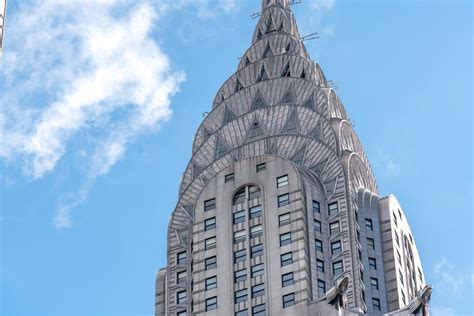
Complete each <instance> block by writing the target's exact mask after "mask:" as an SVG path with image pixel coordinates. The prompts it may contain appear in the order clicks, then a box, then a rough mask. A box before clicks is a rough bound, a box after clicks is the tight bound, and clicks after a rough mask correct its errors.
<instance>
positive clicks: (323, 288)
mask: <svg viewBox="0 0 474 316" xmlns="http://www.w3.org/2000/svg"><path fill="white" fill-rule="evenodd" d="M318 294H320V295H324V294H326V282H324V281H323V280H318Z"/></svg>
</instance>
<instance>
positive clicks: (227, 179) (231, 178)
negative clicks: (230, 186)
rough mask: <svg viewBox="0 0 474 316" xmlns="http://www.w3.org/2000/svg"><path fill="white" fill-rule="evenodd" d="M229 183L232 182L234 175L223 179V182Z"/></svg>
mask: <svg viewBox="0 0 474 316" xmlns="http://www.w3.org/2000/svg"><path fill="white" fill-rule="evenodd" d="M230 181H234V174H233V173H229V174H226V175H225V177H224V182H225V183H227V182H230Z"/></svg>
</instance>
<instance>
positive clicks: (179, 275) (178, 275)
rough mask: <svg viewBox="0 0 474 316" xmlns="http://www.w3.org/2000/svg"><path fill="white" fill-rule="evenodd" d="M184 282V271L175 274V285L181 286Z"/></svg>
mask: <svg viewBox="0 0 474 316" xmlns="http://www.w3.org/2000/svg"><path fill="white" fill-rule="evenodd" d="M184 282H186V271H181V272H178V273H176V283H178V284H181V283H184Z"/></svg>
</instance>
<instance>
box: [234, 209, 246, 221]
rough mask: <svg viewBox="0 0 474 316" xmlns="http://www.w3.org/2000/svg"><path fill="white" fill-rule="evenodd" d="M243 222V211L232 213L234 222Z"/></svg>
mask: <svg viewBox="0 0 474 316" xmlns="http://www.w3.org/2000/svg"><path fill="white" fill-rule="evenodd" d="M242 222H245V211H238V212H235V213H234V224H238V223H242Z"/></svg>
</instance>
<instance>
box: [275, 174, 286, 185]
mask: <svg viewBox="0 0 474 316" xmlns="http://www.w3.org/2000/svg"><path fill="white" fill-rule="evenodd" d="M287 185H288V175H287V174H286V175H284V176H281V177H278V178H277V188H281V187H284V186H287Z"/></svg>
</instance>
